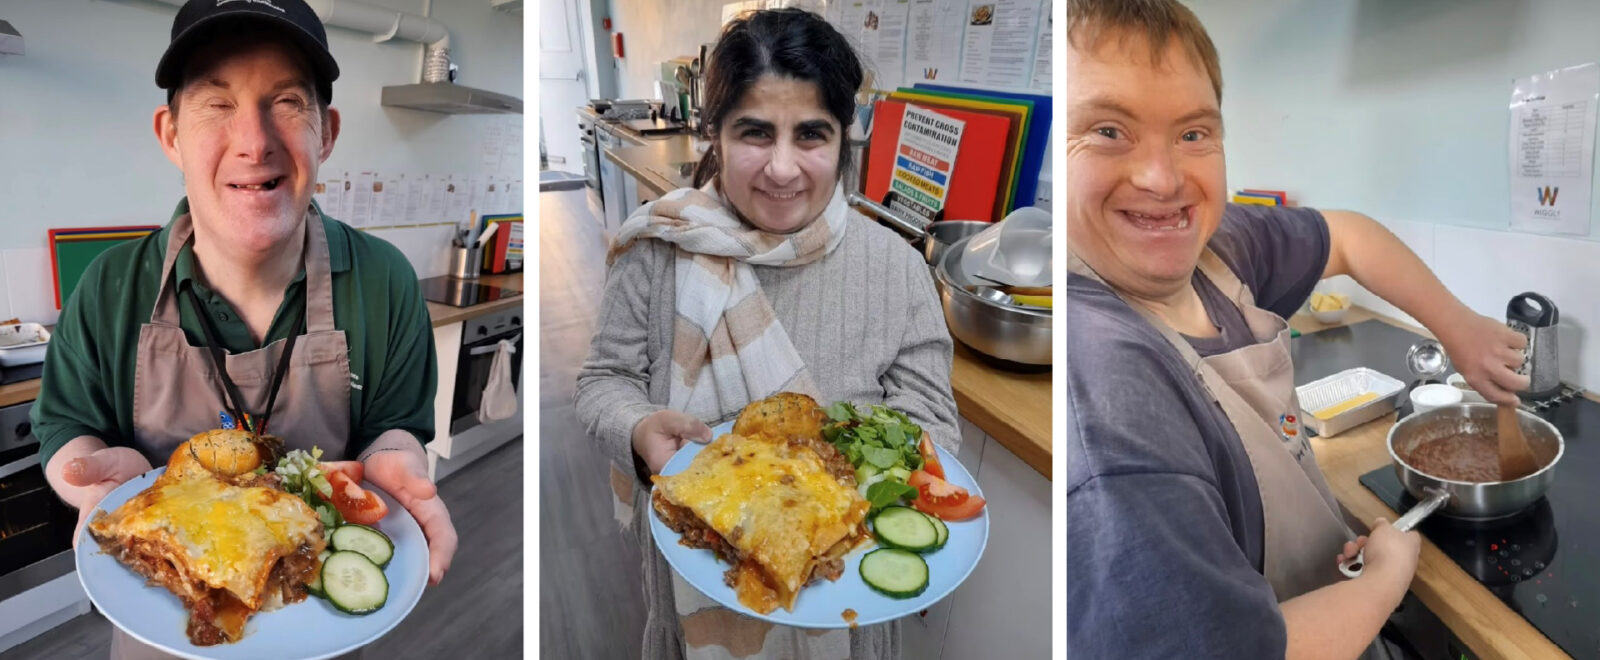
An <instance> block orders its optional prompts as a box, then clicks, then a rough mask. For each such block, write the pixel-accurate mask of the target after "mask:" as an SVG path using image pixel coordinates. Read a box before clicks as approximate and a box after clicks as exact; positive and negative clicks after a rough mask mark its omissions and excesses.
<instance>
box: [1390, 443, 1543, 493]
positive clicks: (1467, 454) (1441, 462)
mask: <svg viewBox="0 0 1600 660" xmlns="http://www.w3.org/2000/svg"><path fill="white" fill-rule="evenodd" d="M1406 462H1407V463H1409V464H1411V467H1412V468H1414V469H1416V470H1417V471H1418V472H1421V473H1423V474H1426V475H1428V476H1431V477H1436V478H1439V479H1448V480H1451V481H1466V482H1471V483H1486V482H1492V481H1500V443H1499V440H1498V439H1497V438H1496V437H1495V436H1494V435H1492V434H1488V435H1459V436H1455V437H1450V438H1440V439H1438V440H1433V441H1430V442H1426V443H1423V444H1422V445H1420V446H1418V447H1417V448H1415V449H1413V450H1411V455H1410V456H1407V457H1406ZM1540 463H1541V464H1542V463H1543V461H1540Z"/></svg>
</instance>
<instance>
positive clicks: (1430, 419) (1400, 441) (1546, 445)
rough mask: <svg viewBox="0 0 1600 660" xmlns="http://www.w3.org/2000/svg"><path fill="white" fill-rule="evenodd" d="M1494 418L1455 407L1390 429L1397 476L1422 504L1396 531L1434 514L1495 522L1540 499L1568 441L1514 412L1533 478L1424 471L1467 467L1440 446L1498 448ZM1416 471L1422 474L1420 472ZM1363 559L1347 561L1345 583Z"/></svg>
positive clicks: (1473, 406) (1477, 406)
mask: <svg viewBox="0 0 1600 660" xmlns="http://www.w3.org/2000/svg"><path fill="white" fill-rule="evenodd" d="M1495 413H1496V408H1495V406H1494V405H1493V404H1487V403H1458V404H1454V405H1448V406H1443V407H1440V408H1435V409H1433V410H1430V411H1427V412H1421V413H1416V414H1413V415H1410V416H1408V417H1406V418H1405V419H1402V420H1400V422H1399V423H1397V424H1395V425H1394V426H1393V427H1390V429H1389V438H1388V442H1387V444H1388V447H1389V458H1390V459H1391V460H1392V461H1393V462H1394V470H1395V476H1396V477H1398V478H1399V480H1400V484H1401V485H1402V486H1405V489H1406V492H1409V493H1411V496H1412V497H1415V498H1417V499H1418V500H1419V501H1420V503H1419V504H1417V505H1416V506H1415V507H1412V509H1411V510H1410V511H1407V512H1406V514H1405V515H1403V516H1401V517H1400V519H1399V520H1396V521H1395V523H1394V525H1395V527H1397V528H1399V529H1400V531H1410V530H1411V529H1412V528H1414V527H1416V526H1417V525H1418V524H1421V522H1422V521H1423V520H1424V519H1425V518H1427V517H1428V516H1429V515H1432V514H1433V513H1434V512H1436V511H1437V512H1439V513H1440V514H1441V515H1445V516H1449V517H1452V518H1457V519H1461V520H1465V521H1474V522H1483V521H1494V520H1499V519H1501V518H1506V517H1509V516H1513V515H1516V514H1518V513H1520V512H1522V511H1523V510H1525V509H1527V508H1528V507H1529V506H1530V505H1532V504H1534V503H1535V502H1538V501H1539V498H1541V497H1544V494H1545V491H1547V490H1549V489H1550V484H1551V482H1552V481H1553V480H1554V479H1555V473H1556V464H1558V463H1560V462H1561V457H1562V455H1563V454H1565V453H1566V441H1565V440H1564V439H1563V438H1562V437H1561V431H1559V430H1557V429H1556V427H1555V425H1554V424H1551V423H1550V422H1548V421H1545V420H1544V419H1541V418H1540V417H1538V416H1537V415H1534V414H1532V413H1530V412H1527V411H1525V410H1521V409H1518V410H1517V421H1518V424H1519V425H1520V427H1521V428H1522V435H1523V436H1524V437H1526V438H1527V440H1528V446H1529V447H1530V448H1531V449H1532V450H1533V455H1534V457H1535V458H1536V459H1537V462H1538V464H1539V465H1540V468H1539V469H1538V470H1537V471H1535V472H1534V473H1533V474H1530V475H1528V476H1525V477H1522V478H1520V479H1512V480H1510V481H1468V480H1460V479H1449V478H1445V477H1442V476H1438V475H1437V474H1430V473H1429V472H1427V471H1424V470H1431V471H1433V472H1439V471H1441V470H1443V469H1461V468H1464V467H1466V466H1465V465H1464V464H1452V461H1463V460H1464V457H1463V456H1462V455H1461V454H1459V453H1456V454H1454V455H1452V452H1448V451H1446V452H1439V451H1436V450H1438V449H1445V448H1449V447H1451V446H1452V445H1440V444H1438V443H1453V445H1454V446H1456V447H1464V446H1466V445H1465V443H1480V445H1481V446H1482V447H1484V448H1490V447H1495V446H1497V445H1496V439H1497V438H1498V432H1497V431H1496V427H1495ZM1486 456H1487V457H1490V458H1491V459H1492V456H1491V455H1485V454H1481V453H1480V457H1486ZM1490 464H1491V465H1492V464H1494V463H1492V462H1491V463H1490ZM1419 465H1420V467H1422V468H1423V469H1418V467H1419ZM1361 559H1362V557H1361V555H1359V554H1358V555H1357V556H1356V557H1355V558H1354V559H1348V560H1345V562H1343V563H1341V564H1340V565H1339V570H1340V571H1341V572H1343V573H1344V574H1345V575H1346V576H1348V577H1356V576H1358V575H1360V574H1361Z"/></svg>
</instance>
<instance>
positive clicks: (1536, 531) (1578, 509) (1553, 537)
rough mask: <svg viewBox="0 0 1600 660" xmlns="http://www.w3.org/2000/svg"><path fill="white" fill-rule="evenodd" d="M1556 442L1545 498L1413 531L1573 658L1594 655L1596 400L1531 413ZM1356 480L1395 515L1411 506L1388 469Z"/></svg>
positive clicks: (1598, 565) (1599, 412)
mask: <svg viewBox="0 0 1600 660" xmlns="http://www.w3.org/2000/svg"><path fill="white" fill-rule="evenodd" d="M1535 414H1537V415H1538V416H1539V417H1542V418H1544V419H1545V420H1546V421H1549V422H1550V423H1551V424H1554V425H1555V427H1556V428H1557V429H1559V430H1560V431H1561V436H1562V439H1563V440H1565V442H1566V452H1565V454H1564V455H1563V456H1562V458H1561V463H1560V464H1558V465H1557V466H1556V470H1557V472H1556V476H1555V479H1554V481H1553V482H1552V483H1551V485H1550V490H1548V491H1546V493H1545V496H1544V497H1543V498H1541V499H1540V500H1539V501H1538V502H1535V503H1534V504H1533V505H1532V506H1530V507H1529V508H1528V509H1526V510H1524V511H1522V512H1521V513H1519V514H1517V515H1515V516H1513V517H1511V518H1509V519H1506V520H1499V521H1493V522H1487V523H1484V522H1467V521H1461V520H1456V519H1452V518H1448V517H1445V516H1442V515H1439V514H1435V515H1433V516H1430V517H1429V518H1428V519H1427V520H1425V521H1423V523H1422V525H1421V526H1419V527H1418V528H1417V529H1418V531H1420V532H1421V533H1422V535H1423V536H1424V537H1426V538H1427V539H1428V540H1429V541H1431V542H1433V544H1434V545H1436V546H1438V547H1439V549H1440V550H1441V551H1443V552H1444V553H1445V555H1447V556H1449V557H1450V559H1451V560H1452V561H1454V562H1456V564H1458V565H1460V566H1461V568H1462V570H1464V571H1466V572H1467V574H1468V575H1471V576H1472V577H1473V579H1476V580H1477V581H1478V582H1480V583H1482V584H1483V586H1484V587H1485V588H1487V589H1488V590H1489V591H1490V592H1492V593H1493V594H1494V595H1495V596H1497V597H1499V598H1500V599H1501V600H1502V601H1504V602H1505V603H1506V605H1507V606H1509V607H1510V608H1511V609H1512V610H1513V611H1515V612H1517V613H1518V614H1520V615H1522V617H1523V618H1525V619H1527V620H1528V623H1531V624H1533V627H1534V628H1537V629H1538V630H1539V632H1542V633H1544V635H1545V637H1548V638H1549V639H1550V641H1551V642H1554V643H1555V644H1556V645H1557V646H1560V647H1561V648H1562V649H1563V650H1565V651H1566V652H1567V653H1568V654H1570V655H1572V656H1573V657H1578V658H1593V657H1596V656H1597V655H1600V506H1596V502H1597V501H1600V480H1596V479H1595V478H1594V475H1596V474H1600V403H1595V402H1593V401H1590V400H1589V399H1585V398H1581V397H1580V398H1576V399H1571V400H1567V401H1563V402H1560V403H1557V404H1554V405H1550V406H1548V407H1546V408H1544V409H1543V410H1540V411H1538V412H1536V413H1535ZM1361 484H1362V485H1363V486H1366V487H1367V489H1369V490H1371V491H1372V492H1373V493H1374V494H1376V495H1377V496H1378V499H1380V500H1383V503H1384V504H1387V505H1389V507H1390V508H1392V509H1394V510H1395V511H1397V512H1401V513H1404V512H1405V511H1407V510H1409V509H1410V508H1411V507H1413V506H1415V505H1416V503H1417V500H1416V498H1414V497H1412V496H1411V495H1410V494H1409V493H1407V492H1406V491H1405V488H1404V487H1402V486H1401V485H1400V481H1399V478H1398V477H1396V476H1395V473H1394V467H1393V466H1384V467H1382V468H1379V469H1377V470H1373V471H1372V472H1369V473H1367V474H1365V475H1362V476H1361Z"/></svg>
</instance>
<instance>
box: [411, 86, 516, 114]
mask: <svg viewBox="0 0 1600 660" xmlns="http://www.w3.org/2000/svg"><path fill="white" fill-rule="evenodd" d="M382 103H383V105H385V106H388V107H391V108H409V109H412V110H426V111H428V112H442V113H445V114H451V115H481V114H509V115H520V114H522V99H519V98H517V97H515V96H507V95H505V94H498V93H495V92H489V91H484V90H481V89H473V88H471V87H463V86H461V85H457V84H455V83H451V82H434V83H430V82H425V83H417V84H415V85H391V86H389V87H385V88H383V100H382Z"/></svg>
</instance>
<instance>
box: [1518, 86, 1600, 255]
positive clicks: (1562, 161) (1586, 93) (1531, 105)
mask: <svg viewBox="0 0 1600 660" xmlns="http://www.w3.org/2000/svg"><path fill="white" fill-rule="evenodd" d="M1597 104H1600V66H1597V65H1595V64H1584V65H1581V66H1575V67H1570V68H1566V69H1562V70H1560V71H1549V72H1545V73H1541V74H1537V75H1533V76H1529V77H1526V78H1519V79H1517V81H1516V84H1515V85H1514V86H1513V87H1512V90H1511V139H1510V141H1509V144H1510V146H1511V154H1510V156H1511V168H1510V169H1511V227H1512V228H1513V229H1519V230H1522V231H1529V232H1537V233H1542V234H1577V235H1588V233H1589V222H1590V219H1589V213H1590V205H1589V200H1590V199H1592V195H1593V189H1594V171H1593V169H1594V133H1595V109H1596V105H1597Z"/></svg>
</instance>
